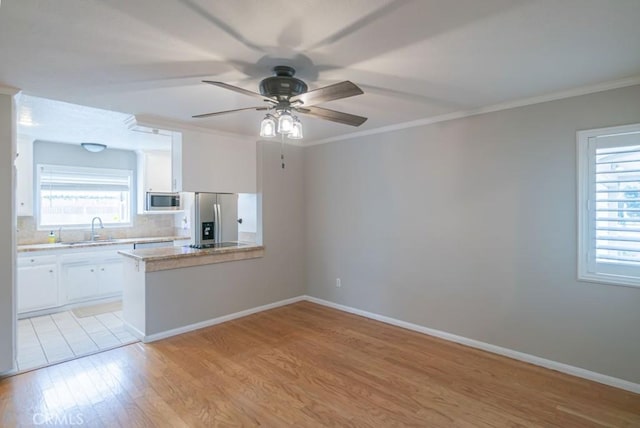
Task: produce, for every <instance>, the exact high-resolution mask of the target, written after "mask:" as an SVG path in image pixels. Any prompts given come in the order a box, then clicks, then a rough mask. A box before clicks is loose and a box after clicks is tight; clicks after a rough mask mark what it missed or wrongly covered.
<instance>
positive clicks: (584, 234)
mask: <svg viewBox="0 0 640 428" xmlns="http://www.w3.org/2000/svg"><path fill="white" fill-rule="evenodd" d="M639 132H640V124H639V123H635V124H629V125H622V126H611V127H607V128H598V129H587V130H582V131H578V132H576V162H577V165H576V169H577V180H576V181H577V189H576V190H577V192H576V196H577V198H576V212H577V217H578V225H577V227H578V229H577V240H578V242H577V258H578V264H577V279H578V281H586V282H591V283H599V284H607V285H617V286H624V287H635V288H639V287H640V277H638V276H636V275H635V272H633V271H623V270H621V269H619V268H616V269H615V270H612V271H608V270H607V269H603V268H601V267H599V266H598V265H597V264H596V261H595V256H594V255H593V251H595V250H594V248H593V246H592V243H593V242H595V236H594V231H595V215H594V214H593V211H591V210H594V209H595V208H594V206H595V202H594V201H593V200H592V198H593V197H594V195H595V189H594V188H593V184H594V179H593V177H594V174H595V171H594V170H593V168H594V165H595V160H594V158H593V157H594V156H595V150H596V144H597V143H596V138H599V137H610V136H616V135H625V134H638V133H639ZM624 144H629V143H624ZM632 144H633V143H632ZM590 252H591V254H590Z"/></svg>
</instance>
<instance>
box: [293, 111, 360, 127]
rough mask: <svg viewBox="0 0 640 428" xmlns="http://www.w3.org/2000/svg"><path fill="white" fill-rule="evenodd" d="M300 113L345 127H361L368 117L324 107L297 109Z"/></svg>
mask: <svg viewBox="0 0 640 428" xmlns="http://www.w3.org/2000/svg"><path fill="white" fill-rule="evenodd" d="M295 110H297V111H298V112H300V113H303V114H308V115H310V116H315V117H319V118H320V119H324V120H330V121H332V122H338V123H342V124H345V125H351V126H360V125H362V124H363V123H365V122H366V121H367V118H366V117H362V116H356V115H355V114H350V113H343V112H341V111H335V110H329V109H327V108H322V107H296V108H295Z"/></svg>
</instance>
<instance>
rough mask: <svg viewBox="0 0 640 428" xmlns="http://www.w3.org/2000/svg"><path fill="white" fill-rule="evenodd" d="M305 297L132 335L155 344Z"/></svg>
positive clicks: (298, 300)
mask: <svg viewBox="0 0 640 428" xmlns="http://www.w3.org/2000/svg"><path fill="white" fill-rule="evenodd" d="M305 297H306V296H297V297H292V298H290V299H285V300H280V301H279V302H274V303H269V304H267V305H262V306H258V307H256V308H251V309H246V310H244V311H240V312H235V313H232V314H229V315H223V316H221V317H218V318H213V319H210V320H206V321H201V322H198V323H195V324H190V325H185V326H184V327H178V328H174V329H171V330H167V331H163V332H160V333H155V334H151V335H148V336H147V335H144V334H143V333H142V332H140V331H138V330H136V329H133V330H134V331H132V333H133V334H134V336H135V335H136V334H135V333H136V332H137V333H138V334H139V335H140V337H139V339H140V340H142V341H143V342H144V343H150V342H155V341H156V340H160V339H166V338H167V337H171V336H176V335H178V334H183V333H188V332H190V331H194V330H199V329H201V328H205V327H211V326H212V325H216V324H220V323H223V322H226V321H231V320H234V319H236V318H242V317H246V316H247V315H252V314H256V313H258V312H262V311H267V310H269V309H274V308H278V307H280V306H285V305H290V304H291V303H296V302H300V301H302V300H305ZM130 328H132V327H130ZM136 337H137V336H136Z"/></svg>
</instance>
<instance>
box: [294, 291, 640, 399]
mask: <svg viewBox="0 0 640 428" xmlns="http://www.w3.org/2000/svg"><path fill="white" fill-rule="evenodd" d="M304 298H305V300H308V301H309V302H312V303H316V304H318V305H323V306H327V307H330V308H333V309H338V310H340V311H344V312H348V313H351V314H355V315H360V316H363V317H365V318H370V319H373V320H376V321H380V322H383V323H386V324H391V325H395V326H397V327H402V328H406V329H407V330H412V331H417V332H418V333H423V334H427V335H429V336H435V337H439V338H441V339H444V340H448V341H450V342H455V343H459V344H461V345H465V346H470V347H472V348H476V349H481V350H483V351H487V352H491V353H493V354H498V355H503V356H505V357H509V358H513V359H514V360H519V361H524V362H525V363H529V364H533V365H536V366H540V367H544V368H547V369H551V370H556V371H559V372H562V373H566V374H569V375H572V376H576V377H580V378H583V379H587V380H591V381H594V382H598V383H602V384H605V385H609V386H613V387H615V388H620V389H624V390H626V391H631V392H635V393H636V394H640V384H638V383H633V382H630V381H627V380H624V379H618V378H615V377H612V376H607V375H604V374H601V373H596V372H592V371H590V370H585V369H582V368H580V367H574V366H570V365H568V364H564V363H559V362H556V361H552V360H547V359H546V358H541V357H537V356H535V355H531V354H526V353H524V352H519V351H514V350H512V349H508V348H503V347H501V346H496V345H492V344H490V343H485V342H481V341H479V340H474V339H469V338H466V337H464V336H458V335H456V334H451V333H447V332H444V331H440V330H435V329H432V328H428V327H423V326H421V325H418V324H412V323H409V322H406V321H401V320H398V319H395V318H391V317H387V316H384V315H378V314H375V313H372V312H367V311H363V310H361V309H356V308H352V307H350V306H345V305H341V304H339V303H334V302H330V301H328V300H323V299H318V298H317V297H312V296H304Z"/></svg>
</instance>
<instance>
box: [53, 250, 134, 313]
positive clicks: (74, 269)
mask: <svg viewBox="0 0 640 428" xmlns="http://www.w3.org/2000/svg"><path fill="white" fill-rule="evenodd" d="M109 257H111V258H109ZM118 257H119V256H118ZM123 263H124V261H123V260H121V259H120V258H113V252H107V253H106V254H100V253H96V254H91V255H86V256H75V257H73V259H71V260H70V259H69V258H65V259H64V261H63V262H62V282H61V283H62V284H64V288H65V289H66V300H67V301H68V302H76V301H80V300H87V299H92V298H99V297H108V296H110V295H115V294H118V293H121V292H122V266H123Z"/></svg>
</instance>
